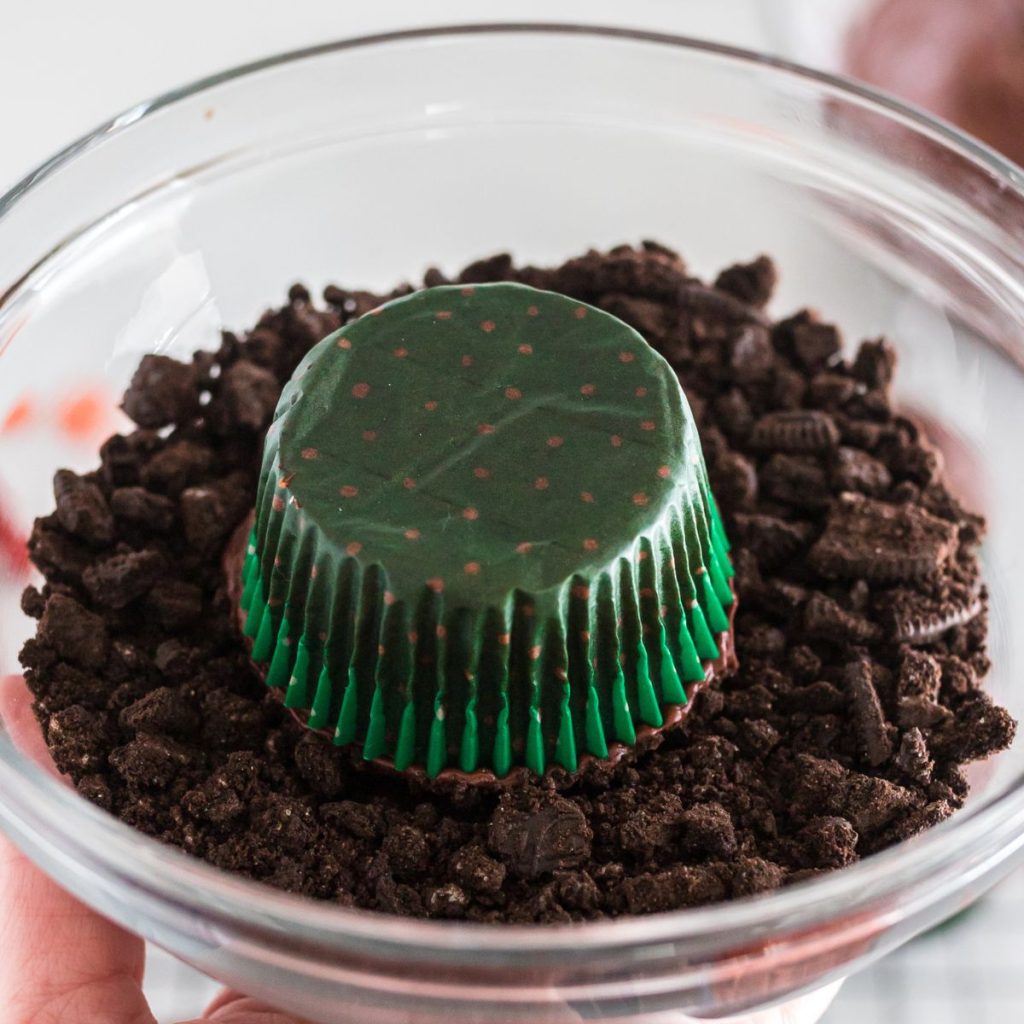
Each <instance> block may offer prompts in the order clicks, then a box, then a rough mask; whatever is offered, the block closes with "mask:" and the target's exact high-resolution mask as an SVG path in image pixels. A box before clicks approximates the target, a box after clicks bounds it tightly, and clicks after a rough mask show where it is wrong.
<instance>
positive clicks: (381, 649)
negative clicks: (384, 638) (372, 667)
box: [377, 644, 388, 658]
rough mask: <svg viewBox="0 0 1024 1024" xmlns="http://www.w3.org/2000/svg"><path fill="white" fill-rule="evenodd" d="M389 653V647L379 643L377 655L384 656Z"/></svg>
mask: <svg viewBox="0 0 1024 1024" xmlns="http://www.w3.org/2000/svg"><path fill="white" fill-rule="evenodd" d="M387 653H388V649H387V648H386V647H385V646H384V645H383V644H377V657H378V658H383V657H384V655H385V654H387Z"/></svg>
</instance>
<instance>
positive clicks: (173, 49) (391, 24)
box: [0, 0, 1024, 1024]
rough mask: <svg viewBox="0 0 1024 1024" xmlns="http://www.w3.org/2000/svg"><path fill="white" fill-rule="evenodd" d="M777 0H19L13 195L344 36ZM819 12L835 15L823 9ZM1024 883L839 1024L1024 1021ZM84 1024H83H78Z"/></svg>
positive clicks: (853, 992) (748, 24)
mask: <svg viewBox="0 0 1024 1024" xmlns="http://www.w3.org/2000/svg"><path fill="white" fill-rule="evenodd" d="M769 2H771V3H774V2H776V0H629V2H628V3H625V2H623V0H515V2H506V0H435V2H432V3H430V2H427V0H369V2H366V3H362V4H356V3H353V2H351V0H289V2H287V3H282V2H281V0H175V2H174V3H162V4H156V3H147V2H145V0H141V2H140V0H92V2H85V0H35V2H33V3H29V2H27V0H5V2H4V3H3V5H2V7H3V11H2V13H3V21H2V30H0V126H2V133H3V134H2V142H0V193H2V192H3V191H5V190H6V188H7V187H9V186H10V185H13V184H14V183H15V182H16V181H17V180H18V179H19V178H21V177H22V176H23V175H24V174H26V173H27V172H28V171H30V170H31V169H32V168H33V167H34V166H35V165H36V164H37V163H39V162H41V161H42V160H44V159H45V158H47V157H48V156H49V155H51V154H52V153H53V152H55V151H56V150H57V149H59V148H60V147H62V146H63V145H65V144H66V143H67V142H69V141H70V140H72V139H74V138H76V137H77V136H79V135H81V134H83V133H85V132H87V131H89V130H90V129H92V128H93V127H94V126H95V125H97V124H99V123H100V122H101V121H103V120H105V119H106V118H108V117H109V116H111V115H112V114H114V113H116V112H118V111H120V110H122V109H124V108H126V107H129V106H131V105H132V104H133V103H135V102H137V101H139V100H140V99H144V98H146V97H149V96H152V95H155V94H158V93H160V92H163V91H164V90H166V89H169V88H172V87H174V86H177V85H179V84H181V83H183V82H187V81H189V80H191V79H194V78H198V77H201V76H203V75H206V74H209V73H211V72H214V71H217V70H220V69H222V68H225V67H230V66H232V65H237V64H242V63H245V62H247V61H250V60H253V59H256V58H258V57H262V56H266V55H267V54H271V53H275V52H280V51H284V50H290V49H296V48H299V47H303V46H308V45H311V44H314V43H320V42H324V41H326V40H330V39H333V38H342V37H345V36H352V35H360V34H364V33H370V32H378V31H386V30H389V29H394V28H400V27H410V26H413V25H427V24H452V23H457V22H467V21H501V20H506V21H507V20H516V21H530V20H536V21H587V22H591V23H604V24H615V25H625V26H631V27H642V28H651V29H659V30H662V31H669V32H678V33H681V34H687V35H696V36H702V37H705V38H713V39H717V40H720V41H724V42H729V43H733V44H737V45H741V46H749V47H752V48H758V49H772V48H774V47H775V46H777V45H779V41H778V40H776V39H773V38H771V36H770V34H769V33H768V31H767V30H766V27H765V17H764V5H765V4H767V3H769ZM803 2H805V3H808V4H814V5H815V7H816V8H817V10H818V11H819V12H820V13H821V14H822V16H824V14H825V8H827V7H828V6H829V4H830V3H832V2H833V0H829V2H828V3H826V4H825V5H824V7H822V6H820V5H819V0H803ZM1022 940H1024V875H1021V874H1018V875H1017V876H1016V877H1015V878H1013V879H1011V881H1010V882H1008V883H1006V884H1004V886H1003V887H1002V888H1001V889H1000V890H999V891H998V892H997V893H996V894H993V895H992V896H990V897H988V898H987V899H986V900H985V901H983V902H982V904H981V905H979V906H978V907H977V908H975V909H974V910H973V911H971V912H970V913H968V914H967V915H966V916H965V917H964V918H962V919H960V920H958V921H957V922H955V923H954V924H952V925H950V926H947V927H946V928H944V929H942V930H940V931H939V932H936V933H933V934H932V935H929V936H925V937H923V938H922V939H919V940H917V941H916V942H913V943H911V944H910V945H909V946H907V947H905V948H904V949H903V950H901V951H899V952H898V953H896V954H894V955H893V956H891V957H889V958H888V959H887V960H885V961H883V962H882V963H881V964H879V965H877V966H876V967H874V968H872V969H870V970H868V971H866V972H864V973H862V974H861V975H859V976H857V977H856V978H854V979H852V980H851V981H849V982H847V984H846V986H845V988H844V989H843V991H842V993H841V994H840V996H839V998H838V1000H837V1001H836V1003H835V1005H834V1006H833V1008H832V1009H831V1010H830V1011H829V1013H828V1015H827V1016H826V1018H825V1020H826V1024H876V1022H883V1021H884V1022H893V1024H1003V1022H1011V1021H1017V1020H1021V1019H1024V980H1022V979H1021V975H1020V971H1019V965H1020V962H1021V961H1020V953H1019V951H1020V949H1021V948H1022ZM147 986H148V989H149V991H150V993H151V998H152V1000H153V1008H154V1011H155V1013H156V1015H157V1018H158V1020H160V1021H161V1024H163V1022H165V1021H166V1022H171V1021H177V1020H181V1019H186V1018H189V1017H190V1016H193V1015H195V1014H197V1013H199V1012H200V1010H201V1008H202V1006H203V1005H204V1004H205V1002H206V1001H207V1000H208V999H209V998H210V996H211V994H212V992H213V991H214V986H213V984H212V983H211V982H209V981H208V980H206V979H204V978H202V977H201V976H200V975H197V974H195V973H194V972H192V971H190V970H189V969H188V968H185V967H184V966H183V965H181V964H178V963H177V962H176V961H174V960H172V959H171V958H170V957H168V956H166V954H163V953H160V952H159V951H154V952H153V954H152V956H151V960H150V969H149V972H148V975H147ZM69 1024H73V1022H69Z"/></svg>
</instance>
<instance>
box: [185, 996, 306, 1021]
mask: <svg viewBox="0 0 1024 1024" xmlns="http://www.w3.org/2000/svg"><path fill="white" fill-rule="evenodd" d="M211 1021H216V1022H217V1024H308V1022H307V1021H305V1020H303V1019H302V1018H300V1017H295V1016H292V1015H291V1014H287V1013H282V1012H281V1011H280V1010H275V1009H273V1008H271V1007H269V1006H267V1005H266V1003H261V1002H260V1001H259V1000H257V999H253V998H252V997H251V996H243V995H241V994H239V993H238V992H229V991H226V992H222V993H221V994H220V995H219V996H217V998H216V999H214V1001H213V1002H212V1003H211V1004H210V1005H209V1006H208V1007H207V1008H206V1013H204V1014H203V1017H202V1020H196V1021H189V1022H188V1024H209V1022H211Z"/></svg>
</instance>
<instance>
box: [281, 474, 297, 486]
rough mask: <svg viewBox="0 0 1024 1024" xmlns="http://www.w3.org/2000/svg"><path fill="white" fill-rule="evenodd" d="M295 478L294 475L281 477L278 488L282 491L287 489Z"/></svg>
mask: <svg viewBox="0 0 1024 1024" xmlns="http://www.w3.org/2000/svg"><path fill="white" fill-rule="evenodd" d="M294 476H295V474H294V473H287V474H286V475H285V476H283V477H281V479H280V480H278V481H277V486H278V487H280V488H282V489H285V488H287V487H288V486H289V485H290V484H291V482H292V479H293V478H294Z"/></svg>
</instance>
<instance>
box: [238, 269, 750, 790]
mask: <svg viewBox="0 0 1024 1024" xmlns="http://www.w3.org/2000/svg"><path fill="white" fill-rule="evenodd" d="M732 574H733V570H732V566H731V564H730V561H729V545H728V541H727V539H726V536H725V531H724V529H723V527H722V522H721V517H720V515H719V513H718V510H717V507H716V505H715V502H714V499H713V497H712V495H711V493H710V490H709V487H708V482H707V475H706V471H705V467H704V462H703V458H702V456H701V451H700V443H699V439H698V437H697V432H696V429H695V426H694V424H693V420H692V417H691V415H690V411H689V407H688V405H687V403H686V400H685V398H684V396H683V394H682V392H681V390H680V388H679V384H678V381H677V379H676V377H675V375H674V373H673V372H672V370H671V368H670V367H669V366H668V364H667V363H665V361H664V360H663V359H662V358H661V357H660V356H659V355H657V353H655V352H654V351H653V349H651V348H650V347H649V346H648V345H647V344H646V342H644V340H643V339H642V338H641V337H640V335H639V334H637V333H636V332H635V331H634V330H633V329H632V328H630V327H628V326H627V325H626V324H624V323H622V322H621V321H620V320H618V319H616V318H615V317H613V316H611V315H610V314H608V313H605V312H603V311H601V310H599V309H596V308H594V307H590V306H587V305H584V304H581V303H579V302H576V301H574V300H571V299H569V298H566V297H565V296H561V295H556V294H553V293H550V292H542V291H538V290H536V289H532V288H527V287H525V286H522V285H512V284H497V285H483V286H476V287H474V288H465V287H459V286H447V287H442V288H434V289H427V290H424V291H421V292H417V293H414V294H413V295H411V296H409V297H407V298H403V299H399V300H397V301H395V302H392V303H389V304H388V305H387V306H384V307H382V308H381V309H380V310H378V311H375V313H374V314H371V315H368V316H366V317H363V318H361V319H360V320H358V321H356V322H354V323H352V324H350V325H348V326H346V327H345V328H343V329H342V330H341V331H339V332H337V333H335V334H333V335H331V336H330V337H328V338H326V339H324V341H322V342H321V343H320V344H318V345H317V346H315V347H314V348H313V349H312V350H311V352H310V353H309V354H308V355H307V357H306V359H305V360H304V361H303V363H302V364H301V365H300V367H299V368H298V369H297V371H296V373H295V375H294V377H293V379H292V381H290V382H289V384H288V385H287V386H286V388H285V390H284V392H283V394H282V397H281V401H280V404H279V406H278V409H277V413H276V416H275V420H274V423H273V425H272V426H271V429H270V431H269V432H268V436H267V440H266V446H265V453H264V465H263V476H262V480H261V486H260V491H259V495H258V499H257V508H256V520H255V527H254V529H253V532H252V535H251V537H250V540H249V545H248V549H247V552H246V556H245V559H244V565H243V569H242V581H241V582H242V589H241V606H242V609H243V610H244V612H245V623H244V633H245V635H246V636H247V637H248V638H250V640H251V641H252V657H253V660H254V661H256V662H258V663H260V664H261V665H263V666H265V672H266V680H267V684H268V685H270V686H274V687H277V688H280V689H283V690H284V691H285V698H284V699H285V704H286V706H288V707H291V708H296V709H305V710H307V711H308V724H309V725H310V727H312V728H316V729H324V728H329V729H331V730H333V734H334V738H335V742H336V743H338V744H360V745H361V746H362V753H363V756H364V757H365V758H367V759H376V758H382V757H383V758H389V759H391V761H392V762H393V764H394V767H395V768H396V769H398V770H407V769H411V768H415V769H417V770H424V771H425V772H426V773H427V775H429V776H431V777H434V776H436V775H438V774H439V773H441V772H442V771H444V770H446V769H456V770H460V771H462V772H466V773H473V772H478V771H481V770H489V771H490V772H493V774H494V775H495V776H497V777H499V778H500V777H503V776H505V775H507V774H508V773H509V772H510V771H511V770H512V769H513V768H515V767H518V766H525V767H526V768H528V769H529V770H531V771H533V772H536V773H538V774H541V773H543V772H544V771H545V770H546V769H547V768H549V767H551V766H553V765H558V766H561V767H562V768H565V769H567V770H569V771H575V770H576V769H577V768H578V767H579V764H580V759H581V758H582V757H583V756H584V755H591V756H594V757H598V758H604V757H607V756H608V755H609V748H610V746H611V745H613V744H615V743H622V744H627V745H632V744H634V743H635V742H636V739H637V731H638V729H641V728H642V727H644V726H648V727H653V728H657V727H660V726H661V725H662V724H663V723H664V721H665V709H666V708H667V707H670V706H673V705H680V704H684V703H685V702H686V700H687V689H688V687H689V688H692V686H693V684H695V683H697V682H699V681H702V680H703V679H704V678H705V675H706V671H707V669H706V664H705V663H706V662H708V661H713V660H715V659H717V658H718V657H719V655H720V653H721V652H720V647H719V640H720V639H721V636H722V634H725V633H727V632H728V630H729V615H728V612H727V609H728V608H729V606H730V605H731V604H732V602H733V594H732V588H731V585H730V579H731V577H732Z"/></svg>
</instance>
